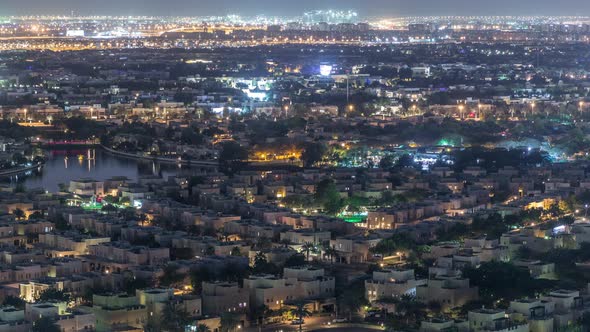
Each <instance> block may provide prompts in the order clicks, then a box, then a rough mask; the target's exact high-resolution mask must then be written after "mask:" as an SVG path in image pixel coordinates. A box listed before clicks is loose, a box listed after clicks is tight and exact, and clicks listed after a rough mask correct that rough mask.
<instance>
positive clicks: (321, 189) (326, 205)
mask: <svg viewBox="0 0 590 332" xmlns="http://www.w3.org/2000/svg"><path fill="white" fill-rule="evenodd" d="M315 198H316V200H317V202H319V203H320V204H321V205H322V207H323V209H324V210H325V212H326V213H328V214H331V215H336V214H338V213H339V212H340V211H341V210H342V208H343V207H344V202H343V200H342V197H340V192H339V191H338V190H337V189H336V184H335V183H334V181H333V180H331V179H325V180H322V181H320V182H319V183H318V184H317V186H316V193H315Z"/></svg>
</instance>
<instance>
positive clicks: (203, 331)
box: [197, 324, 211, 332]
mask: <svg viewBox="0 0 590 332" xmlns="http://www.w3.org/2000/svg"><path fill="white" fill-rule="evenodd" d="M197 332H211V329H210V328H209V326H207V325H205V324H199V325H197Z"/></svg>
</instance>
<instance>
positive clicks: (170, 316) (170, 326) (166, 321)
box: [161, 302, 191, 332]
mask: <svg viewBox="0 0 590 332" xmlns="http://www.w3.org/2000/svg"><path fill="white" fill-rule="evenodd" d="M190 322H191V318H190V315H189V313H188V312H186V311H185V310H182V309H180V308H176V307H175V306H174V304H173V303H170V302H168V303H166V306H164V310H163V311H162V321H161V324H162V329H163V330H164V331H170V332H183V331H184V330H185V327H186V326H187V325H188V324H189V323H190Z"/></svg>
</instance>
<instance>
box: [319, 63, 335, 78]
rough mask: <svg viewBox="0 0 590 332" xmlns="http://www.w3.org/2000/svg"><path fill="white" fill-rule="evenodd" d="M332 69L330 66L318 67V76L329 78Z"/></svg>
mask: <svg viewBox="0 0 590 332" xmlns="http://www.w3.org/2000/svg"><path fill="white" fill-rule="evenodd" d="M332 69H333V67H332V66H331V65H320V75H322V76H330V74H332Z"/></svg>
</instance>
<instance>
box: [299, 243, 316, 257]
mask: <svg viewBox="0 0 590 332" xmlns="http://www.w3.org/2000/svg"><path fill="white" fill-rule="evenodd" d="M301 249H302V250H303V251H304V252H305V260H306V261H308V262H309V253H310V252H313V251H315V245H314V244H313V243H311V242H305V243H304V244H303V246H302V247H301Z"/></svg>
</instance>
